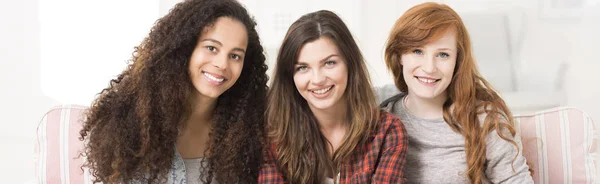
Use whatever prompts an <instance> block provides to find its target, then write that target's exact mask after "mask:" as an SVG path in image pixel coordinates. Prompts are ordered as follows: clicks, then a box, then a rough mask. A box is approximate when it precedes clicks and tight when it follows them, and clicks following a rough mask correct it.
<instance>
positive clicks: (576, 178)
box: [515, 107, 597, 184]
mask: <svg viewBox="0 0 600 184" xmlns="http://www.w3.org/2000/svg"><path fill="white" fill-rule="evenodd" d="M515 121H516V122H517V126H518V127H519V128H518V131H519V134H520V136H521V141H522V143H523V155H524V156H525V157H526V158H527V161H528V163H529V164H530V166H531V167H532V169H533V170H534V176H533V180H534V182H535V183H564V184H572V183H590V184H592V183H595V180H596V175H595V174H596V163H595V160H594V158H593V155H594V154H595V151H596V141H597V137H596V136H595V127H594V123H593V122H592V120H591V118H590V117H589V116H587V115H586V114H585V113H583V112H582V111H581V110H578V109H575V108H570V107H559V108H555V109H551V110H546V111H541V112H537V113H534V114H531V115H523V116H515Z"/></svg>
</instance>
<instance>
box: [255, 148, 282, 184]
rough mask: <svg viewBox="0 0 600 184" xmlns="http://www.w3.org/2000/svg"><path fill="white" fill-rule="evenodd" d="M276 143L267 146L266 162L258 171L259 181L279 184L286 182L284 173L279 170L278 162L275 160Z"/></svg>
mask: <svg viewBox="0 0 600 184" xmlns="http://www.w3.org/2000/svg"><path fill="white" fill-rule="evenodd" d="M274 148H275V147H274V145H271V146H266V151H265V153H264V154H263V155H264V159H263V160H264V163H263V164H262V166H261V168H260V171H259V173H258V183H268V184H279V183H285V181H284V179H283V175H282V174H281V173H280V172H279V169H278V167H277V162H276V161H275V160H276V159H275V158H276V157H275V152H274V150H275V149H274Z"/></svg>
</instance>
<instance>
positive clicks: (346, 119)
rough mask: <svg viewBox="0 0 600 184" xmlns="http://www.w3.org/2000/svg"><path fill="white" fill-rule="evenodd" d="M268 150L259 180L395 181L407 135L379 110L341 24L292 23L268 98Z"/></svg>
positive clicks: (332, 20) (328, 18) (311, 17)
mask: <svg viewBox="0 0 600 184" xmlns="http://www.w3.org/2000/svg"><path fill="white" fill-rule="evenodd" d="M267 123H268V127H269V134H268V136H269V140H270V141H269V143H270V144H269V145H270V146H267V151H266V153H265V164H264V165H263V168H262V169H261V171H260V175H259V183H284V182H287V183H398V182H401V181H403V178H404V160H405V159H404V158H405V156H406V145H407V142H406V139H405V137H404V134H405V130H404V126H403V125H402V123H401V122H400V121H399V120H398V118H396V117H394V116H392V115H391V114H389V113H387V112H383V111H380V110H379V109H378V107H377V102H376V100H375V95H374V92H373V90H372V87H371V82H370V80H369V74H368V72H367V69H366V66H365V62H364V60H363V57H362V55H361V53H360V50H359V49H358V46H357V45H356V42H354V39H353V38H352V35H351V34H350V31H349V30H348V28H347V27H346V25H345V24H344V22H343V21H342V20H341V19H340V18H339V17H338V16H337V15H336V14H334V13H332V12H330V11H325V10H322V11H317V12H314V13H309V14H307V15H304V16H302V17H301V18H300V19H298V20H297V21H296V22H294V23H293V24H292V25H291V26H290V28H289V30H288V32H287V34H286V36H285V38H284V40H283V44H282V45H281V48H280V50H279V55H278V57H277V64H276V67H275V71H274V77H273V81H272V85H271V88H270V89H269V93H268V105H267Z"/></svg>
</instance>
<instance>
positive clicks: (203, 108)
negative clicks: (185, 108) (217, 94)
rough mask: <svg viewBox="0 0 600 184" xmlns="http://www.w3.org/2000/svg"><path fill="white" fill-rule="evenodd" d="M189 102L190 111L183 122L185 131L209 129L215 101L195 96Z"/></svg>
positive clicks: (215, 104)
mask: <svg viewBox="0 0 600 184" xmlns="http://www.w3.org/2000/svg"><path fill="white" fill-rule="evenodd" d="M191 100H192V101H191V109H190V114H189V117H188V118H187V119H186V122H185V127H186V128H185V130H190V131H192V132H196V131H200V129H206V128H207V127H210V126H209V125H210V122H211V121H212V117H213V111H214V110H215V108H216V106H217V99H213V98H209V97H206V96H202V95H196V96H193V97H192V98H191Z"/></svg>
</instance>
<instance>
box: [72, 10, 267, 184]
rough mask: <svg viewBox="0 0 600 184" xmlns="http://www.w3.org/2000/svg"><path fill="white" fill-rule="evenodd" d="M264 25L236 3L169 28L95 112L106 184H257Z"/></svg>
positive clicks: (95, 163)
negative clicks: (261, 28)
mask: <svg viewBox="0 0 600 184" xmlns="http://www.w3.org/2000/svg"><path fill="white" fill-rule="evenodd" d="M255 26H256V23H255V22H254V20H253V19H252V18H251V17H250V16H249V15H248V13H247V11H246V10H245V9H244V7H243V6H241V5H240V4H239V3H238V2H236V1H233V0H186V1H184V2H181V3H179V4H177V5H175V7H174V8H173V9H172V10H171V11H170V13H169V14H168V15H166V16H165V17H163V18H161V19H159V20H158V21H157V22H156V24H155V25H154V27H153V28H152V30H151V31H150V34H149V36H148V37H147V38H145V39H144V41H143V42H142V43H141V44H140V45H139V46H138V47H136V48H135V52H134V54H133V58H132V62H131V64H130V65H129V66H128V67H127V68H126V69H125V70H124V71H123V73H121V74H120V75H119V76H118V77H117V78H116V79H113V80H111V81H110V85H109V87H108V88H106V89H104V90H103V91H102V92H101V93H100V94H99V97H98V98H97V99H96V100H95V101H94V103H93V104H92V106H91V107H90V109H89V111H88V112H87V117H86V120H85V123H84V127H83V130H81V132H80V133H81V139H85V140H86V145H85V151H84V153H83V155H84V156H86V157H87V163H86V165H85V166H87V167H90V169H91V172H92V173H93V175H94V177H96V182H104V183H131V182H141V183H184V182H187V183H211V182H212V183H256V182H257V179H258V170H259V167H260V164H261V163H262V156H261V155H262V154H261V152H262V148H263V147H262V145H263V142H264V141H263V135H264V132H263V113H264V109H265V97H266V91H267V86H266V83H267V80H268V77H267V75H266V74H265V72H266V70H267V66H266V65H265V56H264V54H263V48H262V46H261V45H260V41H259V38H258V34H257V32H256V30H255ZM186 180H187V181H186Z"/></svg>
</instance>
